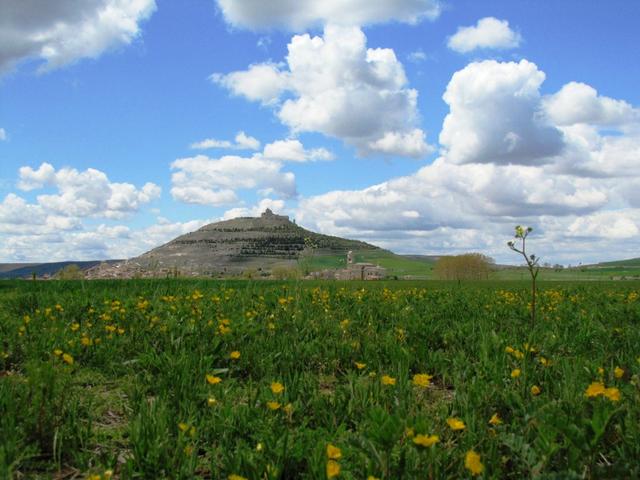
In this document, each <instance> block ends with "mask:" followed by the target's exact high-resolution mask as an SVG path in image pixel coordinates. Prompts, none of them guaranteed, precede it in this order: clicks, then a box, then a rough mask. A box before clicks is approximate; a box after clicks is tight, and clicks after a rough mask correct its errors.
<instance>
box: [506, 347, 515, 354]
mask: <svg viewBox="0 0 640 480" xmlns="http://www.w3.org/2000/svg"><path fill="white" fill-rule="evenodd" d="M504 351H505V352H507V353H513V351H514V350H513V347H509V346H507V347H504Z"/></svg>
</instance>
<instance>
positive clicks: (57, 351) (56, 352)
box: [53, 348, 62, 357]
mask: <svg viewBox="0 0 640 480" xmlns="http://www.w3.org/2000/svg"><path fill="white" fill-rule="evenodd" d="M53 354H54V355H55V356H56V357H59V356H60V355H62V350H60V349H59V348H56V349H55V350H54V351H53Z"/></svg>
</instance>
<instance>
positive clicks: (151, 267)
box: [89, 210, 394, 278]
mask: <svg viewBox="0 0 640 480" xmlns="http://www.w3.org/2000/svg"><path fill="white" fill-rule="evenodd" d="M349 250H352V251H354V252H359V254H360V255H365V254H373V255H374V256H375V254H378V255H382V256H383V257H387V256H393V255H394V254H392V253H391V252H387V251H385V250H382V249H381V248H379V247H376V246H375V245H371V244H368V243H366V242H361V241H358V240H349V239H345V238H340V237H334V236H329V235H322V234H320V233H316V232H312V231H310V230H306V229H304V228H302V227H300V226H299V225H296V223H294V222H292V221H291V220H289V217H287V216H284V215H276V214H274V213H273V212H271V211H270V210H267V211H265V212H264V213H263V214H262V215H261V216H260V217H241V218H234V219H232V220H225V221H221V222H216V223H211V224H209V225H205V226H204V227H202V228H200V229H199V230H196V231H195V232H191V233H187V234H185V235H181V236H180V237H177V238H175V239H173V240H171V241H170V242H168V243H166V244H164V245H161V246H159V247H157V248H154V249H153V250H150V251H149V252H146V253H144V254H142V255H140V256H139V257H136V258H133V259H130V260H128V261H126V262H122V263H120V264H117V265H113V266H110V267H108V268H101V267H96V268H94V269H91V270H90V271H89V276H90V277H91V278H104V277H132V276H167V275H172V274H174V275H179V276H234V275H240V274H243V273H246V272H248V271H256V272H263V273H264V274H265V275H266V274H267V272H268V271H270V270H272V269H273V268H275V267H283V268H293V267H297V266H298V263H299V260H300V259H301V258H303V259H304V257H305V255H307V256H308V262H307V263H308V265H307V268H314V267H313V266H312V264H316V263H318V261H319V260H318V259H325V260H327V262H328V263H336V266H339V259H340V258H344V256H345V255H346V253H347V252H348V251H349ZM382 252H384V253H382ZM320 263H322V261H321V260H320Z"/></svg>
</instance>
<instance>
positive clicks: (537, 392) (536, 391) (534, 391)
mask: <svg viewBox="0 0 640 480" xmlns="http://www.w3.org/2000/svg"><path fill="white" fill-rule="evenodd" d="M540 391H541V390H540V387H539V386H537V385H534V386H532V387H531V395H533V396H536V395H540Z"/></svg>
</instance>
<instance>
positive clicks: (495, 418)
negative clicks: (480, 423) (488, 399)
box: [489, 413, 502, 425]
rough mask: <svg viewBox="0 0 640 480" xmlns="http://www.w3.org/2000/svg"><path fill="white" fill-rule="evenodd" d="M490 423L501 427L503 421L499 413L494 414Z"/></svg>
mask: <svg viewBox="0 0 640 480" xmlns="http://www.w3.org/2000/svg"><path fill="white" fill-rule="evenodd" d="M489 423H490V424H491V425H500V424H501V423H502V420H501V419H500V416H499V415H498V414H497V413H494V414H493V416H492V417H491V418H490V419H489Z"/></svg>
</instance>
